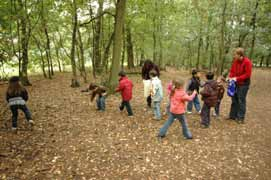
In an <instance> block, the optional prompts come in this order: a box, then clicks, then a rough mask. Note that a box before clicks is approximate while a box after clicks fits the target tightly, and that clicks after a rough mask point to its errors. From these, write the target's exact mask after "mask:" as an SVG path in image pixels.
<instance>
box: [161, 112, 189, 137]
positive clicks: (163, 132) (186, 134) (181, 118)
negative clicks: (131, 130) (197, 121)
mask: <svg viewBox="0 0 271 180" xmlns="http://www.w3.org/2000/svg"><path fill="white" fill-rule="evenodd" d="M174 119H178V120H179V122H180V123H181V126H182V129H183V135H184V137H186V138H188V139H191V138H192V134H191V132H190V130H189V129H188V126H187V122H186V119H185V116H184V114H173V113H169V116H168V120H167V121H166V123H165V124H164V125H163V127H162V128H161V129H160V132H159V134H158V136H160V137H164V136H165V135H166V133H167V130H168V128H169V127H170V125H171V124H172V123H173V122H174Z"/></svg>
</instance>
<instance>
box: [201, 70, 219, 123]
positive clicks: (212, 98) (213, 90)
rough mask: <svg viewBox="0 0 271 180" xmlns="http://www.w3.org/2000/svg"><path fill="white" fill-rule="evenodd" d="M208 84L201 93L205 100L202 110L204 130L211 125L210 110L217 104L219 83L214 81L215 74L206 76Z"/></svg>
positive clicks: (209, 73) (210, 73)
mask: <svg viewBox="0 0 271 180" xmlns="http://www.w3.org/2000/svg"><path fill="white" fill-rule="evenodd" d="M206 78H207V82H206V83H205V84H204V86H203V90H202V91H201V92H200V94H201V96H202V100H203V102H204V103H203V107H202V109H201V114H200V115H201V125H202V127H203V128H208V127H209V125H210V109H211V107H214V106H215V105H216V104H217V94H218V93H217V92H218V91H217V82H216V81H215V80H214V73H212V72H208V73H207V74H206Z"/></svg>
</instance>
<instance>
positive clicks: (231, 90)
mask: <svg viewBox="0 0 271 180" xmlns="http://www.w3.org/2000/svg"><path fill="white" fill-rule="evenodd" d="M235 93H236V82H235V81H234V80H230V81H229V84H228V89H227V94H228V96H230V97H233V96H234V94H235Z"/></svg>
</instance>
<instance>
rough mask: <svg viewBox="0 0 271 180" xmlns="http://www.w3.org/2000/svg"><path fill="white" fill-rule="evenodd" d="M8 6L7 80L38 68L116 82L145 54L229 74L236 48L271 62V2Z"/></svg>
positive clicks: (1, 46)
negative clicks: (121, 71)
mask: <svg viewBox="0 0 271 180" xmlns="http://www.w3.org/2000/svg"><path fill="white" fill-rule="evenodd" d="M0 9H1V12H0V13H1V14H0V18H1V19H0V22H1V24H0V57H1V58H0V61H1V62H0V63H1V64H0V68H1V77H0V78H1V79H5V78H6V77H7V76H8V75H9V74H10V73H12V74H17V75H19V76H20V77H21V80H22V82H23V84H24V85H29V84H31V82H30V81H29V78H28V76H29V74H31V73H40V74H43V76H44V78H49V79H52V78H53V77H54V74H55V72H65V71H71V72H72V77H71V80H72V81H71V82H72V83H73V84H72V86H76V85H79V83H78V82H77V81H78V76H82V77H83V79H84V81H87V79H88V78H89V77H90V76H92V77H94V78H95V77H96V76H99V75H101V74H108V76H106V77H104V78H105V80H104V81H106V82H108V83H109V84H112V83H113V82H114V81H116V78H117V72H118V71H119V70H120V69H121V68H123V67H127V68H128V69H132V68H134V67H137V66H139V65H140V62H142V61H144V60H145V59H151V60H153V61H154V62H155V63H156V64H158V65H159V66H160V67H161V68H162V69H163V68H164V67H166V66H174V67H178V68H185V69H191V68H197V69H209V70H212V71H215V72H216V74H222V73H223V72H224V70H225V69H227V68H229V66H230V65H231V61H232V50H233V49H234V48H236V47H243V48H245V49H246V52H247V56H248V57H250V59H252V60H253V65H254V66H260V67H269V64H270V58H271V47H270V44H271V35H270V34H271V32H270V31H271V23H270V22H271V14H270V13H271V4H270V1H269V0H219V1H216V0H202V1H199V0H159V1H158V0H153V1H147V0H129V1H125V0H123V1H120V0H118V1H113V0H98V1H93V0H76V1H75V0H74V1H64V0H5V1H1V3H0Z"/></svg>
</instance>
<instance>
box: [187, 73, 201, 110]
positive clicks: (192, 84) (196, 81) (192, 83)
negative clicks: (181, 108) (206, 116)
mask: <svg viewBox="0 0 271 180" xmlns="http://www.w3.org/2000/svg"><path fill="white" fill-rule="evenodd" d="M199 87H200V78H199V76H198V71H197V70H196V69H193V70H192V78H191V79H190V80H189V82H188V85H187V93H188V94H191V92H193V91H194V90H196V91H197V93H199ZM193 104H194V106H195V109H196V111H197V112H198V113H199V114H200V111H201V107H200V101H199V97H198V95H196V96H195V98H194V99H193V100H192V101H189V102H188V104H187V114H191V113H192V108H193Z"/></svg>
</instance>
